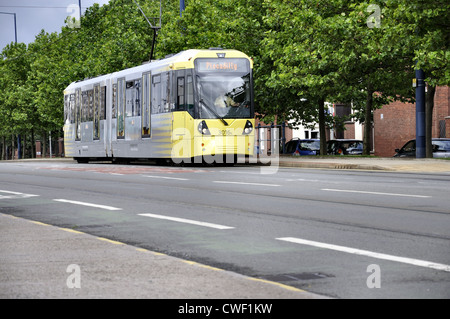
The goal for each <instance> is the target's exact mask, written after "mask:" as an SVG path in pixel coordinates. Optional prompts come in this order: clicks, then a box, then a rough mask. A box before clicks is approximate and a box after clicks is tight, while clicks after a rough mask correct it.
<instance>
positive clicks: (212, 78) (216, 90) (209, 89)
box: [196, 59, 253, 119]
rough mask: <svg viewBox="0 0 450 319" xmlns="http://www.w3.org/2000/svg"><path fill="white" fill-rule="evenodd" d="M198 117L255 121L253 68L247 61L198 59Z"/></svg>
mask: <svg viewBox="0 0 450 319" xmlns="http://www.w3.org/2000/svg"><path fill="white" fill-rule="evenodd" d="M196 71H197V76H196V80H197V81H196V82H197V83H196V85H197V94H198V106H199V112H198V113H199V114H198V115H199V118H205V119H216V118H222V119H225V118H252V117H253V114H252V110H251V85H252V84H251V77H250V66H249V62H248V60H246V59H198V60H197V61H196Z"/></svg>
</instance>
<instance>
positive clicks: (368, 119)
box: [363, 82, 373, 155]
mask: <svg viewBox="0 0 450 319" xmlns="http://www.w3.org/2000/svg"><path fill="white" fill-rule="evenodd" d="M372 106H373V89H372V86H371V85H370V82H369V84H368V85H367V99H366V112H365V120H364V141H363V155H370V151H371V147H370V144H371V143H370V141H371V138H372Z"/></svg>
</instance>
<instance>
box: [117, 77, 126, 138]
mask: <svg viewBox="0 0 450 319" xmlns="http://www.w3.org/2000/svg"><path fill="white" fill-rule="evenodd" d="M117 138H125V79H120V80H118V82H117Z"/></svg>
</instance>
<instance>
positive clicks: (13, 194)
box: [0, 190, 39, 199]
mask: <svg viewBox="0 0 450 319" xmlns="http://www.w3.org/2000/svg"><path fill="white" fill-rule="evenodd" d="M0 193H5V194H8V195H0V199H14V198H29V197H38V196H39V195H33V194H24V193H19V192H11V191H5V190H0Z"/></svg>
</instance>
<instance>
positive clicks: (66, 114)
mask: <svg viewBox="0 0 450 319" xmlns="http://www.w3.org/2000/svg"><path fill="white" fill-rule="evenodd" d="M69 99H70V96H69V94H66V95H64V123H65V124H69V123H70V119H69V113H70V112H69V105H70V104H69Z"/></svg>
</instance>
